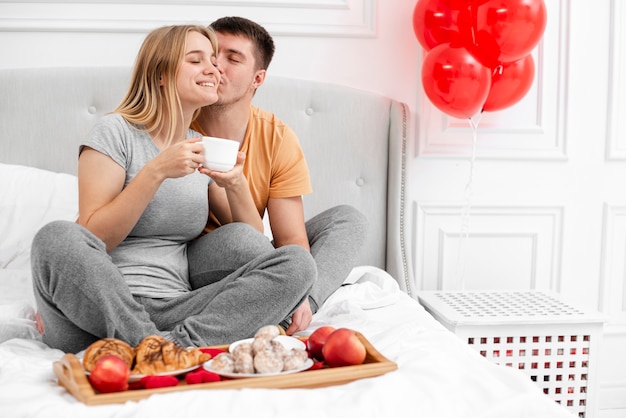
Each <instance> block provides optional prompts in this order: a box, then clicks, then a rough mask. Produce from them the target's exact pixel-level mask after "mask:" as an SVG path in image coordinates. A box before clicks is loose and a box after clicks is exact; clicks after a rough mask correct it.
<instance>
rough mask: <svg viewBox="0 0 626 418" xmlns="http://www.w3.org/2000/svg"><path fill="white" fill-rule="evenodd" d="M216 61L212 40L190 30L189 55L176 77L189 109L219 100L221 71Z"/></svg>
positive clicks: (187, 44)
mask: <svg viewBox="0 0 626 418" xmlns="http://www.w3.org/2000/svg"><path fill="white" fill-rule="evenodd" d="M214 63H215V52H214V51H213V46H212V45H211V41H210V40H209V39H208V38H206V37H205V36H204V35H202V34H200V33H198V32H195V31H192V32H189V33H188V34H187V42H186V46H185V56H184V58H183V62H182V63H181V65H180V68H179V70H178V76H177V78H176V88H177V90H178V95H179V97H180V100H181V104H182V106H183V109H185V110H186V111H192V112H193V111H194V110H196V109H198V108H200V107H203V106H208V105H210V104H213V103H215V102H216V101H217V98H218V96H217V87H218V85H219V81H220V73H219V71H218V70H217V68H216V67H215V65H214Z"/></svg>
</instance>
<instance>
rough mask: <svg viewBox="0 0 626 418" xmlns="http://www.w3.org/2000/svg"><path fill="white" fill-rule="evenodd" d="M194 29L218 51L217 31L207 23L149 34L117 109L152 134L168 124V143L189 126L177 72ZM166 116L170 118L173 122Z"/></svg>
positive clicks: (157, 30) (175, 26)
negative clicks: (185, 121)
mask: <svg viewBox="0 0 626 418" xmlns="http://www.w3.org/2000/svg"><path fill="white" fill-rule="evenodd" d="M193 31H195V32H198V33H200V34H202V35H204V36H206V37H207V38H208V39H209V41H211V45H212V46H213V53H214V54H217V37H216V36H215V32H213V30H212V29H210V28H207V27H205V26H201V25H173V26H164V27H161V28H158V29H155V30H153V31H152V32H150V33H149V34H148V35H147V36H146V39H145V40H144V41H143V44H142V45H141V48H140V50H139V53H138V54H137V59H136V61H135V68H134V70H133V74H132V78H131V82H130V86H129V87H128V90H127V91H126V95H125V96H124V98H123V99H122V101H121V102H120V104H119V105H118V106H117V108H116V109H115V110H114V112H115V113H119V114H121V115H122V116H123V117H124V119H126V120H127V121H128V122H130V123H133V124H135V125H139V126H144V127H145V128H144V129H145V130H146V131H147V132H149V133H154V132H157V131H159V130H161V129H163V127H164V126H165V125H168V126H169V128H168V131H167V132H166V145H169V144H171V143H172V141H173V140H175V139H176V136H180V135H181V133H183V134H184V132H186V130H187V128H188V127H187V126H183V114H182V106H181V103H180V98H179V96H178V91H177V90H176V75H177V72H178V69H179V67H180V65H181V63H182V62H183V60H184V58H185V45H186V41H187V34H189V32H193ZM161 84H162V85H161ZM199 111H200V109H198V110H197V111H196V114H194V118H195V117H196V116H197V113H198V112H199ZM164 118H169V121H167V120H165V119H164ZM167 122H169V123H167ZM140 129H141V128H140Z"/></svg>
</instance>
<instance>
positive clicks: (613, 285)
mask: <svg viewBox="0 0 626 418" xmlns="http://www.w3.org/2000/svg"><path fill="white" fill-rule="evenodd" d="M603 226H604V228H603V229H604V230H603V234H602V261H603V262H602V272H601V277H600V301H599V306H600V310H601V311H602V312H603V313H605V314H606V315H608V316H609V317H610V318H611V321H610V322H609V323H608V324H607V326H608V327H610V328H612V332H619V333H622V334H624V335H626V265H625V264H624V257H625V255H626V205H611V204H605V205H604V219H603Z"/></svg>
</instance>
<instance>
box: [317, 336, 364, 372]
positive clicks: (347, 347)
mask: <svg viewBox="0 0 626 418" xmlns="http://www.w3.org/2000/svg"><path fill="white" fill-rule="evenodd" d="M322 355H323V356H324V361H325V362H326V364H327V365H328V367H341V366H354V365H357V364H362V363H363V362H364V361H365V355H366V350H365V346H364V345H363V343H362V342H361V340H359V337H357V335H356V333H355V332H354V331H353V330H351V329H348V328H339V329H337V330H335V331H334V332H333V333H332V334H330V335H329V336H328V338H326V344H324V347H323V348H322Z"/></svg>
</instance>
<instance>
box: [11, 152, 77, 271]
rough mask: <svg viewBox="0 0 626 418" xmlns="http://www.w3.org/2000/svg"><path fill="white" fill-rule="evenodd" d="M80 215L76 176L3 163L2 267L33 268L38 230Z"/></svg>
mask: <svg viewBox="0 0 626 418" xmlns="http://www.w3.org/2000/svg"><path fill="white" fill-rule="evenodd" d="M77 216H78V182H77V179H76V177H75V176H72V175H69V174H63V173H53V172H51V171H46V170H41V169H38V168H33V167H25V166H20V165H10V164H0V268H14V269H29V270H30V245H31V242H32V240H33V237H34V236H35V234H36V233H37V231H38V230H39V229H40V228H41V227H42V226H44V225H45V224H47V223H48V222H50V221H53V220H56V219H65V220H75V219H76V218H77Z"/></svg>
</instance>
